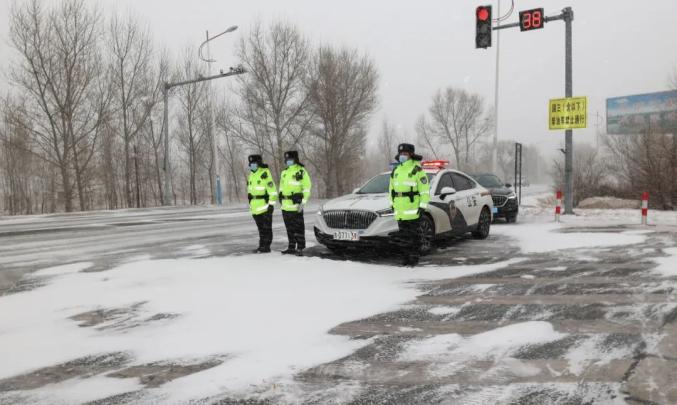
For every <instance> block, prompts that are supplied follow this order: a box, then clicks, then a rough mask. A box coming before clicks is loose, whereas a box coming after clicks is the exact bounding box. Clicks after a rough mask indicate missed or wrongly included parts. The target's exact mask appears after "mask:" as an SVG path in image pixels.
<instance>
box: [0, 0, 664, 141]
mask: <svg viewBox="0 0 677 405" xmlns="http://www.w3.org/2000/svg"><path fill="white" fill-rule="evenodd" d="M45 1H46V2H47V1H50V2H52V1H55V0H45ZM97 1H98V2H99V3H102V4H105V8H106V9H111V10H113V9H119V10H123V11H124V10H127V9H131V10H133V11H134V12H135V13H137V14H138V15H139V16H140V17H142V18H143V19H145V20H146V21H147V22H148V24H149V25H150V27H151V29H152V31H153V34H154V36H155V39H156V40H157V41H158V42H160V43H162V44H164V45H166V46H168V47H169V48H170V49H171V50H173V51H177V52H178V51H179V50H181V49H183V48H185V47H197V46H198V45H199V44H200V42H201V41H202V40H203V38H204V35H205V30H207V29H208V30H210V31H211V32H213V33H215V32H219V31H220V30H223V29H225V28H227V27H228V26H230V25H233V24H235V25H239V27H240V32H242V31H245V30H247V28H248V27H250V26H251V24H252V23H253V22H254V21H255V20H256V19H260V20H263V21H269V20H273V19H280V18H281V19H286V20H288V21H291V22H294V23H296V24H297V25H298V27H299V28H300V29H301V30H302V32H303V33H304V34H305V35H306V36H307V37H308V38H309V39H310V40H311V41H313V42H315V43H320V42H325V43H332V44H340V45H346V46H351V47H356V48H359V49H360V50H362V51H364V52H368V53H369V54H370V55H371V56H372V57H373V59H374V60H375V62H376V64H377V65H378V68H379V71H380V75H381V82H380V100H381V101H380V108H379V110H378V111H377V113H376V114H375V115H374V118H373V120H374V125H372V127H373V128H374V130H373V131H372V132H374V133H375V132H376V131H377V130H378V128H379V126H380V122H381V121H382V120H383V119H384V118H388V119H389V120H390V121H391V122H392V123H393V124H395V125H397V126H399V127H401V128H402V129H403V130H404V131H405V132H406V133H408V134H409V135H410V136H409V139H411V140H412V141H413V140H414V138H415V137H414V131H413V126H414V122H415V121H416V119H417V118H418V117H419V116H420V115H421V114H422V113H424V112H425V111H426V110H427V108H428V107H429V105H430V99H431V96H432V95H433V94H434V93H435V91H436V90H437V89H439V88H441V87H445V86H454V87H460V88H465V89H467V90H468V91H471V92H477V93H480V94H481V95H483V96H484V97H485V99H486V100H487V103H488V104H491V105H493V102H494V91H493V89H494V74H495V60H496V59H495V58H496V52H495V48H492V49H490V50H487V51H485V50H477V49H475V46H474V34H475V26H474V9H475V7H476V6H478V5H480V4H493V5H494V6H496V4H497V0H487V1H485V2H482V1H474V0H420V1H417V2H414V1H411V0H378V1H377V0H343V1H326V0H242V1H239V2H236V1H226V0H192V1H186V0H97ZM515 3H516V4H515V7H516V10H515V12H514V14H513V16H512V17H511V18H510V19H509V22H515V21H517V11H518V10H525V9H529V8H535V7H544V8H545V11H546V14H547V15H555V14H559V13H560V12H561V10H562V8H564V7H566V6H571V7H573V9H574V13H575V21H574V28H573V33H574V95H575V96H588V97H589V114H590V128H588V129H587V130H578V131H575V132H574V138H575V140H576V141H578V140H594V136H595V126H594V124H595V122H596V114H597V113H599V114H600V115H601V116H603V115H604V110H605V99H606V98H607V97H614V96H621V95H627V94H636V93H646V92H654V91H662V90H666V89H667V85H668V77H669V75H670V73H671V72H672V70H673V67H675V66H677V48H676V47H675V43H676V42H677V24H675V21H677V1H675V0H651V1H636V0H568V1H563V0H516V1H515ZM0 4H1V6H0V27H1V28H0V29H1V30H2V32H0V35H2V38H0V39H2V42H1V43H0V60H2V68H3V69H6V66H7V64H8V58H9V55H11V53H10V52H9V49H8V43H7V40H6V37H7V14H8V10H9V5H10V1H9V0H0ZM501 7H502V11H504V12H505V11H507V10H508V9H509V8H510V0H501ZM494 12H495V13H496V11H494ZM230 35H234V36H232V37H223V38H220V39H218V40H216V41H215V43H214V46H213V48H212V54H213V55H214V56H215V58H216V59H218V61H219V62H218V63H217V64H216V65H215V68H220V67H223V68H226V67H228V66H232V65H236V64H237V60H235V58H234V52H233V51H234V44H235V39H236V37H235V36H237V35H239V34H237V33H236V34H230ZM495 42H496V37H495V36H494V44H495ZM3 81H4V79H3ZM2 88H6V85H5V84H4V83H3V84H2ZM563 96H564V23H563V22H561V21H557V22H552V23H549V24H546V26H545V28H544V29H543V30H539V31H533V32H520V31H519V28H516V29H509V30H504V31H502V34H501V67H500V100H499V117H500V120H499V138H500V139H514V140H517V141H520V142H524V143H531V144H536V145H538V146H540V147H542V148H543V149H545V150H546V151H550V152H552V151H554V150H555V149H556V148H557V147H558V145H559V144H560V143H561V141H562V140H563V137H564V132H563V131H557V132H552V131H548V126H547V104H548V100H549V99H550V98H558V97H563Z"/></svg>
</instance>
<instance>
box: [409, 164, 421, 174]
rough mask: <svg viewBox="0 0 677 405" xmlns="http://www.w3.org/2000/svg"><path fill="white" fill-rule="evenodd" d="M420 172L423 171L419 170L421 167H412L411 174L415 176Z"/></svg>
mask: <svg viewBox="0 0 677 405" xmlns="http://www.w3.org/2000/svg"><path fill="white" fill-rule="evenodd" d="M421 170H423V169H421V166H414V170H412V172H411V173H412V174H416V173H418V172H420V171H421Z"/></svg>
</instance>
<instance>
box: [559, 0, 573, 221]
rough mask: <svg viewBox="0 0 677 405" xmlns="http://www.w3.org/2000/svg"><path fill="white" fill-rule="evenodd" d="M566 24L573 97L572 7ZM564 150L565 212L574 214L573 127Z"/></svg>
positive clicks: (569, 84) (564, 12) (567, 73)
mask: <svg viewBox="0 0 677 405" xmlns="http://www.w3.org/2000/svg"><path fill="white" fill-rule="evenodd" d="M562 16H563V17H564V26H565V31H566V32H565V35H564V36H565V45H564V46H565V48H566V62H565V65H566V67H565V76H566V79H565V81H566V85H565V97H567V98H570V97H573V95H574V94H573V54H572V38H571V37H572V33H571V31H572V27H571V26H572V22H573V21H574V11H573V10H572V9H571V7H567V8H565V9H564V10H562ZM564 142H565V143H564V150H565V151H566V158H565V162H564V173H565V180H564V181H565V182H566V185H565V186H566V191H565V193H564V214H565V215H572V214H573V213H574V179H573V171H574V167H573V166H574V165H573V162H574V131H573V130H572V129H567V130H566V135H565V141H564Z"/></svg>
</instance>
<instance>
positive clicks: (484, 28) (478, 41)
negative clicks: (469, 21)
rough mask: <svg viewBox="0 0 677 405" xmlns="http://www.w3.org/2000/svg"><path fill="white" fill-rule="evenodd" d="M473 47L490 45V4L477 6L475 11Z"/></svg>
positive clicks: (487, 46)
mask: <svg viewBox="0 0 677 405" xmlns="http://www.w3.org/2000/svg"><path fill="white" fill-rule="evenodd" d="M475 26H476V31H475V47H476V48H483V49H486V48H489V47H491V6H479V7H477V10H476V11H475Z"/></svg>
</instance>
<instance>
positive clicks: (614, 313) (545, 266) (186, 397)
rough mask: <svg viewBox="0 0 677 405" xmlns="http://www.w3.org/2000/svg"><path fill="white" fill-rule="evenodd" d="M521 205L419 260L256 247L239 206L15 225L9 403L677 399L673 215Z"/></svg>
mask: <svg viewBox="0 0 677 405" xmlns="http://www.w3.org/2000/svg"><path fill="white" fill-rule="evenodd" d="M525 190H526V189H525ZM533 193H535V192H533ZM525 211H526V215H524V216H523V218H522V220H521V221H520V223H518V224H516V225H514V226H513V225H507V224H502V223H499V224H496V225H495V226H494V227H493V228H492V234H491V236H490V238H489V239H488V240H486V241H475V240H471V239H464V240H457V241H453V242H450V243H447V244H445V245H443V246H440V247H439V248H438V249H437V251H436V252H435V253H434V254H432V255H430V256H427V257H426V258H424V260H423V263H422V266H421V267H419V268H417V269H408V268H402V267H400V266H397V259H396V258H392V257H381V256H379V255H378V254H375V253H374V252H370V253H366V254H364V255H361V256H359V257H352V256H351V257H339V256H333V255H331V254H329V253H328V252H327V251H326V250H325V249H323V248H322V247H320V246H313V247H310V248H309V249H308V254H309V255H308V256H309V257H304V258H295V257H294V258H288V257H282V256H280V255H279V254H273V255H267V256H254V255H250V254H248V251H249V250H250V249H251V247H252V245H254V244H255V243H256V235H255V234H254V233H253V232H254V226H253V223H252V221H251V218H250V217H249V215H248V214H247V213H246V212H243V211H242V210H241V209H236V208H222V209H214V208H197V209H157V210H146V211H129V212H116V213H111V212H102V213H94V214H86V215H69V216H63V215H62V216H51V217H36V218H24V219H6V220H0V240H1V241H2V244H1V245H0V269H1V270H0V291H2V294H3V295H2V296H0V348H2V356H1V357H2V361H0V403H3V404H4V403H12V404H55V403H56V404H61V403H63V404H71V403H91V404H118V403H122V404H136V403H163V404H164V403H170V404H172V403H177V404H183V403H195V404H234V403H238V404H274V403H290V404H296V403H310V404H324V403H349V404H428V403H430V404H474V403H481V404H488V403H491V404H493V403H497V404H550V403H561V404H579V403H649V404H652V403H656V404H670V403H677V389H676V388H675V386H674V381H675V380H677V297H676V295H675V291H677V227H675V226H673V225H669V226H658V227H649V228H642V227H639V226H637V225H632V223H633V222H634V219H633V218H621V217H619V216H618V214H617V213H611V212H609V213H604V212H597V211H596V212H595V213H594V215H595V217H594V218H592V217H591V216H589V215H592V213H581V214H582V215H581V216H580V217H577V218H566V219H565V222H566V223H565V224H563V225H556V224H553V223H552V221H551V218H550V213H549V211H550V209H543V210H540V209H536V208H527V209H526V210H525ZM546 211H547V212H548V213H547V214H544V212H546ZM311 212H312V211H311ZM310 222H311V221H307V226H308V229H309V230H310V229H311V224H310ZM281 223H282V221H281V218H276V219H275V225H276V242H275V245H274V248H278V249H279V248H282V247H283V246H284V244H285V243H284V242H285V240H284V237H283V230H282V229H281ZM623 223H625V224H623ZM311 235H312V233H310V232H308V236H309V240H310V241H313V240H314V238H313V237H312V236H311ZM55 266H58V267H55Z"/></svg>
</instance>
